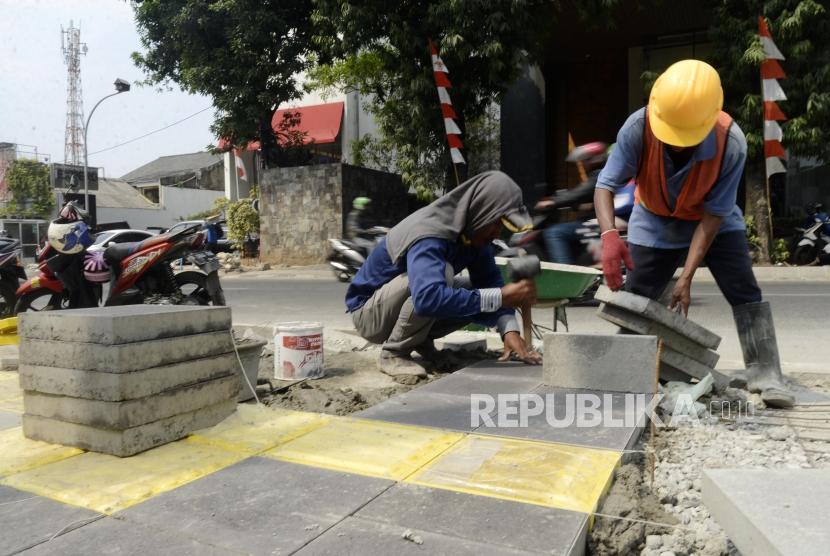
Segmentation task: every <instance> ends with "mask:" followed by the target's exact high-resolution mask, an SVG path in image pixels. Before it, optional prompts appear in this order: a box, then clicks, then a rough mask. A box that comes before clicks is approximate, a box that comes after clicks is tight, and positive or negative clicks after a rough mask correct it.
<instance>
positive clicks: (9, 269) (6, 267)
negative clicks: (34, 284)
mask: <svg viewBox="0 0 830 556" xmlns="http://www.w3.org/2000/svg"><path fill="white" fill-rule="evenodd" d="M21 254H22V249H21V246H20V240H17V239H14V238H11V237H7V236H2V237H0V318H6V317H10V316H12V315H13V314H14V305H15V303H16V302H17V297H16V292H17V288H18V287H19V285H20V280H24V281H25V280H26V271H25V270H24V269H23V265H22V263H21V262H20V256H21Z"/></svg>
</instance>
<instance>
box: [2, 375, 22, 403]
mask: <svg viewBox="0 0 830 556" xmlns="http://www.w3.org/2000/svg"><path fill="white" fill-rule="evenodd" d="M22 395H23V390H21V389H20V380H19V379H18V377H17V373H12V372H8V371H0V401H3V400H7V399H9V398H17V397H19V396H22Z"/></svg>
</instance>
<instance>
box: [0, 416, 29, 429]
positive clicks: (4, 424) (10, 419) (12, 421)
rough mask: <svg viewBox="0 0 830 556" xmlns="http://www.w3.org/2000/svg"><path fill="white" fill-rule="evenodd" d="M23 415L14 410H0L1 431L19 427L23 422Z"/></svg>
mask: <svg viewBox="0 0 830 556" xmlns="http://www.w3.org/2000/svg"><path fill="white" fill-rule="evenodd" d="M22 417H23V416H22V415H21V414H20V413H14V412H13V411H0V431H2V430H5V429H10V428H12V427H19V426H20V424H21V423H22V422H23V421H22V419H21V418H22Z"/></svg>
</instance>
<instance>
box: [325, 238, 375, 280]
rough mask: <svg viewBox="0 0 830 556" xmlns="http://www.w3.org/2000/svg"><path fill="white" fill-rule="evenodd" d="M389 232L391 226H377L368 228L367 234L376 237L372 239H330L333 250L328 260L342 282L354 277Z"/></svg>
mask: <svg viewBox="0 0 830 556" xmlns="http://www.w3.org/2000/svg"><path fill="white" fill-rule="evenodd" d="M387 233H389V228H384V227H383V226H375V227H373V228H369V229H368V230H366V234H367V235H370V236H372V237H373V238H374V241H371V240H362V241H354V240H349V239H336V238H331V239H329V245H330V246H331V251H330V252H329V256H328V257H327V259H326V260H327V261H328V263H329V266H330V267H331V269H332V271H334V275H335V276H336V277H337V279H338V280H339V281H341V282H350V281H351V280H352V278H354V276H355V274H357V271H358V270H360V267H361V266H363V263H365V262H366V257H368V256H369V252H370V251H371V250H372V249H373V248H374V246H375V245H377V243H378V242H379V241H380V240H381V238H383V237H385V236H386V234H387Z"/></svg>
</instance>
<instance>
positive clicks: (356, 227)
mask: <svg viewBox="0 0 830 556" xmlns="http://www.w3.org/2000/svg"><path fill="white" fill-rule="evenodd" d="M371 203H372V200H371V199H370V198H369V197H357V198H356V199H355V200H354V201H353V202H352V210H351V211H349V214H348V216H347V217H346V239H348V240H350V241H353V242H354V243H356V244H357V245H358V247H360V248H361V249H363V250H364V251H366V253H365V254H366V255H368V254H369V251H371V250H372V247H373V246H374V242H373V241H372V240H371V238H370V237H369V236H367V234H366V230H368V229H369V228H370V226H369V224H368V222H367V213H368V212H369V205H370V204H371Z"/></svg>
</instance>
